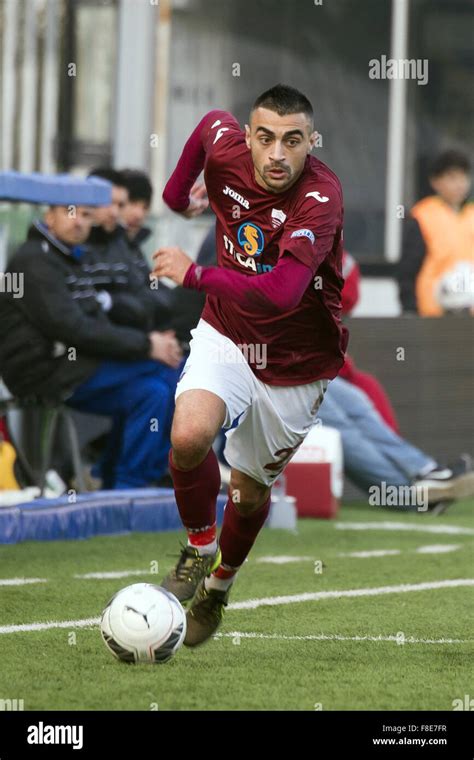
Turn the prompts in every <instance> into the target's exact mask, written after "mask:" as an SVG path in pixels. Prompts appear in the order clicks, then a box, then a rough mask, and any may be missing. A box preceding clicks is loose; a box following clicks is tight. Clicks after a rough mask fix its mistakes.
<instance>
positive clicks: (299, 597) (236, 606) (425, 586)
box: [0, 578, 474, 634]
mask: <svg viewBox="0 0 474 760" xmlns="http://www.w3.org/2000/svg"><path fill="white" fill-rule="evenodd" d="M457 586H474V578H460V579H457V580H446V581H432V582H426V583H412V584H409V583H406V584H401V585H400V586H380V587H378V588H358V589H348V590H343V591H318V592H316V593H307V594H293V595H292V596H273V597H268V598H262V599H249V600H248V601H246V602H234V603H233V604H229V605H228V607H227V609H228V610H229V609H231V610H249V609H256V608H257V607H264V606H274V605H280V604H294V603H295V602H317V601H320V600H324V599H340V598H342V597H358V596H377V595H379V594H399V593H406V592H408V591H429V590H431V589H438V588H455V587H457ZM99 623H100V617H96V618H84V619H82V620H63V621H58V620H56V621H51V622H47V623H22V624H19V625H3V626H0V634H2V633H21V632H23V631H46V630H49V629H52V628H89V627H94V626H96V625H98V624H99Z"/></svg>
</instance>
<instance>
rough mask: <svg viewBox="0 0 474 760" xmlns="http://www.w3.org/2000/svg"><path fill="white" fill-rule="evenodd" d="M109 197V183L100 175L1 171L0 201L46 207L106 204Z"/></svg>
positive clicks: (109, 200) (110, 196)
mask: <svg viewBox="0 0 474 760" xmlns="http://www.w3.org/2000/svg"><path fill="white" fill-rule="evenodd" d="M111 198H112V185H111V183H110V182H108V181H107V180H105V179H101V178H99V177H87V178H83V177H74V176H73V175H71V174H39V173H37V172H33V173H32V174H23V173H22V172H15V171H7V172H0V200H4V201H18V202H24V203H41V204H45V205H48V206H68V205H69V204H72V205H76V206H107V205H108V204H109V203H110V202H111Z"/></svg>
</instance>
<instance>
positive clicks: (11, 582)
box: [0, 578, 48, 586]
mask: <svg viewBox="0 0 474 760" xmlns="http://www.w3.org/2000/svg"><path fill="white" fill-rule="evenodd" d="M47 582H48V579H47V578H0V586H27V585H29V584H30V583H47Z"/></svg>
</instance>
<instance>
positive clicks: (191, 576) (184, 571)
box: [173, 544, 205, 581]
mask: <svg viewBox="0 0 474 760" xmlns="http://www.w3.org/2000/svg"><path fill="white" fill-rule="evenodd" d="M181 547H182V551H181V554H180V555H173V556H179V562H178V566H177V568H176V577H177V578H178V579H179V580H184V581H187V580H190V581H193V580H195V578H196V576H199V575H200V574H201V569H200V565H201V563H202V562H203V561H204V559H205V558H204V557H201V556H194V557H193V556H190V555H189V554H188V551H189V547H188V546H185V545H184V544H181ZM188 559H192V560H193V562H192V564H191V565H189V566H188V567H186V561H187V560H188Z"/></svg>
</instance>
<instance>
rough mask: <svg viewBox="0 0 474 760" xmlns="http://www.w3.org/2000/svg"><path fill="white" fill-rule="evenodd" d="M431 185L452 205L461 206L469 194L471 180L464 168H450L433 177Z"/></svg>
mask: <svg viewBox="0 0 474 760" xmlns="http://www.w3.org/2000/svg"><path fill="white" fill-rule="evenodd" d="M430 181H431V187H432V188H433V190H434V191H435V192H436V193H438V195H439V196H441V198H442V199H443V200H444V201H446V203H449V205H450V206H460V205H461V204H462V203H463V202H464V201H465V200H466V198H467V196H468V195H469V190H470V188H471V181H470V178H469V175H468V174H466V172H463V171H462V169H450V170H449V171H447V172H444V174H441V176H439V177H432V178H431V180H430Z"/></svg>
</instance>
